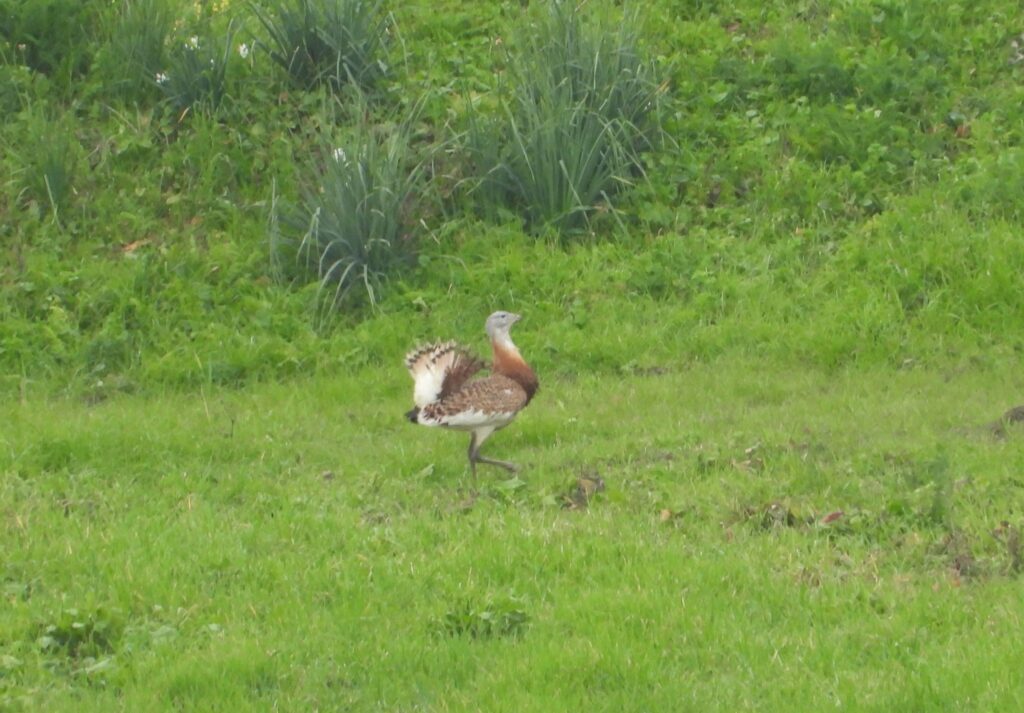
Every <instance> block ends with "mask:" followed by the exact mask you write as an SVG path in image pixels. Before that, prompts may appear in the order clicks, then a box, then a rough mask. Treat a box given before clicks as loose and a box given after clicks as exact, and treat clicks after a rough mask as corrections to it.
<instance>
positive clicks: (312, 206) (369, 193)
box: [271, 120, 425, 307]
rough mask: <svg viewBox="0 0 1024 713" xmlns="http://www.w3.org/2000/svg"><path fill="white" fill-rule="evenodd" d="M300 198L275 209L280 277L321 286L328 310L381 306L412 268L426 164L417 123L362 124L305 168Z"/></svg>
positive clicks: (273, 222) (273, 236)
mask: <svg viewBox="0 0 1024 713" xmlns="http://www.w3.org/2000/svg"><path fill="white" fill-rule="evenodd" d="M305 174H306V175H305V177H304V178H303V179H301V180H303V183H304V184H305V187H304V189H303V195H302V200H301V202H300V203H299V204H298V205H295V206H290V207H289V206H280V207H278V206H277V205H275V207H274V208H273V209H272V216H271V256H272V260H273V262H274V265H275V268H276V272H277V274H278V276H279V277H281V278H284V279H286V280H299V281H308V280H309V279H313V280H316V281H317V283H318V284H319V296H320V298H321V304H322V305H324V306H330V307H338V306H340V305H342V304H343V303H345V302H346V301H347V300H348V299H349V298H353V299H358V297H357V296H359V295H361V296H362V297H365V299H366V300H367V301H369V303H371V304H374V303H376V302H377V300H378V298H379V296H380V293H381V289H382V288H383V286H384V284H385V283H386V282H387V281H388V279H389V278H390V277H391V276H393V275H395V274H396V273H397V272H399V271H401V270H402V269H403V268H406V267H408V266H409V265H411V264H412V262H413V260H414V257H415V254H416V238H417V235H418V232H419V224H418V221H417V217H416V216H417V206H418V204H419V202H420V201H421V200H422V196H423V189H424V185H425V165H424V163H423V161H422V160H421V159H419V158H418V157H417V155H416V150H415V147H414V146H413V144H412V127H411V120H407V121H405V122H403V123H399V124H397V125H395V126H394V127H393V129H391V130H387V131H384V132H377V131H374V130H373V129H371V128H370V127H368V126H366V125H362V126H358V127H356V129H354V130H353V131H352V132H350V133H348V134H347V135H344V136H340V137H339V138H338V140H336V141H333V142H331V143H327V142H324V144H323V146H322V148H321V153H320V155H319V156H317V157H316V159H314V160H313V161H310V162H309V163H308V164H307V165H306V170H305Z"/></svg>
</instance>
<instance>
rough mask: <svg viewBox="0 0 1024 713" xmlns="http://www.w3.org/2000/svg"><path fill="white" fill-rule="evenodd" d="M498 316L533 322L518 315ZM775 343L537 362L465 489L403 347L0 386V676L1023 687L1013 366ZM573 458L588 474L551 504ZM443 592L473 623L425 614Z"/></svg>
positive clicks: (164, 682)
mask: <svg viewBox="0 0 1024 713" xmlns="http://www.w3.org/2000/svg"><path fill="white" fill-rule="evenodd" d="M523 326H524V327H525V323H524V325H523ZM522 331H523V334H522V339H521V341H522V342H523V345H524V349H525V350H526V351H527V353H528V354H529V351H530V349H531V348H533V350H536V346H535V345H536V341H537V340H538V339H539V338H540V335H539V334H537V333H536V332H535V331H527V330H526V329H523V330H522ZM784 367H785V365H784V364H781V363H770V364H763V363H762V364H758V363H752V362H746V361H733V360H727V359H723V360H720V361H716V362H714V363H712V364H709V365H707V366H698V367H687V366H684V365H680V364H667V365H664V369H665V371H664V373H659V372H656V371H651V372H650V373H648V374H646V375H637V376H631V377H623V378H621V379H608V378H595V377H592V376H587V375H580V376H578V377H574V378H568V377H554V378H547V377H545V378H544V387H543V391H542V392H541V395H540V397H539V398H538V399H537V400H536V402H535V403H534V404H531V406H530V408H529V409H528V410H527V411H526V412H524V414H523V415H522V417H521V419H520V420H519V421H518V422H517V423H516V424H515V425H514V426H512V427H510V428H509V429H508V430H507V431H504V432H502V433H500V434H498V435H497V436H496V437H495V438H494V439H493V440H492V441H491V442H489V443H488V448H489V449H490V452H491V453H493V454H495V455H499V456H500V457H508V458H512V459H514V460H517V461H520V462H521V464H522V465H523V466H524V470H523V472H522V473H521V476H520V478H518V479H513V480H511V481H506V480H505V477H506V476H505V475H504V473H502V472H500V471H493V470H488V471H484V473H483V476H484V477H483V479H482V481H483V487H482V491H481V495H480V497H479V498H478V499H477V500H476V502H475V503H470V502H468V500H467V497H468V491H467V486H468V485H469V479H468V470H467V468H466V463H465V462H464V461H465V456H464V446H465V444H464V443H463V440H464V439H463V435H461V434H453V433H446V432H440V431H434V430H428V429H422V428H413V427H411V426H409V424H407V423H405V422H404V421H403V419H401V418H400V414H401V411H402V409H403V408H404V407H405V406H406V405H407V401H408V393H407V392H408V390H409V385H410V384H409V383H408V379H407V377H406V376H405V374H404V373H402V369H401V367H400V365H398V364H395V365H393V366H391V367H389V368H386V369H375V370H370V371H362V372H359V373H357V374H352V375H349V376H338V377H336V378H331V379H328V380H314V381H306V380H301V381H298V382H295V383H292V384H288V385H286V386H277V385H267V386H262V387H258V388H252V389H248V390H245V391H223V390H214V391H201V392H199V393H195V394H191V395H175V394H168V395H165V396H152V397H121V398H118V399H115V400H112V401H110V402H108V403H105V404H101V405H98V406H92V407H90V406H83V405H81V404H79V403H76V402H72V401H66V400H57V401H35V400H30V401H29V402H27V403H24V404H8V405H6V406H4V407H3V413H2V417H3V421H4V423H5V424H7V426H6V427H5V429H4V433H3V436H2V441H0V446H2V451H0V452H2V459H3V460H2V461H0V469H2V472H3V480H2V483H3V486H2V491H0V493H2V500H3V502H4V503H5V506H4V511H5V512H4V520H3V528H4V539H5V540H6V541H7V542H9V543H10V544H11V548H10V549H9V550H8V553H7V554H6V555H5V559H4V563H3V571H2V579H3V592H4V598H5V603H6V606H5V607H4V608H3V610H2V611H3V613H2V614H0V646H2V654H0V656H2V658H0V661H2V662H3V667H4V668H3V676H2V678H0V696H2V700H3V701H4V703H5V704H6V705H8V706H13V707H14V708H15V709H17V708H18V707H19V705H20V706H23V707H24V708H26V709H38V708H46V709H48V710H63V709H70V708H72V707H73V708H75V709H76V710H110V709H111V708H117V709H126V710H139V709H148V710H163V709H171V708H177V709H182V708H184V709H195V710H232V709H234V710H237V709H260V708H266V707H270V706H276V707H279V708H282V709H286V710H299V709H313V708H338V707H341V708H351V709H355V710H375V709H386V710H395V709H409V708H414V707H420V708H426V709H430V710H480V709H486V710H516V711H522V710H538V711H540V710H552V709H553V708H557V709H559V710H582V709H593V708H597V709H600V710H652V709H667V708H671V709H680V708H682V709H693V710H793V709H794V707H796V708H798V709H812V708H820V707H822V706H826V705H827V706H829V707H832V706H838V707H840V708H843V709H847V710H862V709H874V710H894V709H903V710H905V709H914V710H991V709H994V708H1004V709H1013V708H1015V707H1016V706H1019V705H1020V704H1021V693H1020V691H1021V687H1020V669H1019V657H1018V656H1017V653H1016V652H1017V643H1016V639H1017V637H1016V635H1015V630H1016V622H1017V621H1018V620H1019V617H1020V615H1021V600H1020V596H1019V591H1020V580H1019V568H1020V551H1019V549H1020V545H1019V543H1018V544H1017V545H1016V550H1015V551H1014V549H1013V546H1012V545H1011V546H1008V545H1007V544H1006V543H1007V535H1008V533H1010V532H1014V531H1015V532H1018V536H1019V528H1020V527H1021V526H1022V525H1024V523H1022V522H1021V521H1020V512H1021V507H1022V505H1024V502H1022V496H1021V491H1020V483H1019V472H1020V467H1021V465H1022V463H1024V450H1022V444H1024V440H1022V435H1024V434H1021V433H1019V432H1015V433H1011V435H1010V437H1008V438H1007V439H1005V440H996V439H994V438H993V437H992V436H991V435H990V434H989V433H988V432H987V431H985V430H984V428H983V427H981V425H982V424H983V423H984V422H986V421H989V420H991V419H992V418H994V417H995V416H998V415H999V412H1000V411H1001V407H1002V405H1004V403H1005V399H1006V394H1007V392H1009V391H1012V390H1013V389H1018V390H1019V389H1020V387H1021V386H1022V384H1021V381H1020V376H1019V370H1018V369H1016V368H1015V367H1014V366H1013V365H1012V364H1001V365H999V366H998V367H996V368H991V369H973V370H961V371H956V370H915V369H911V370H905V371H892V370H890V369H876V370H870V369H858V370H854V371H842V372H838V373H835V372H832V373H825V372H821V371H817V370H794V371H787V369H786V368H784ZM543 376H544V375H543V374H542V377H543ZM584 475H586V476H589V477H595V476H596V477H600V478H602V479H603V480H604V482H605V484H606V488H605V490H604V491H603V492H599V493H597V494H596V495H595V496H594V497H593V498H592V499H591V501H590V503H589V507H586V508H583V509H570V508H567V507H565V505H566V503H567V501H568V496H569V495H570V494H571V492H572V490H573V488H574V487H575V484H576V480H577V478H578V477H580V476H584ZM837 511H842V513H843V515H842V516H841V517H839V518H838V519H835V520H834V521H833V522H831V523H827V524H826V523H823V519H824V518H825V517H826V516H827V515H829V514H830V513H835V512H837ZM72 610H74V611H72ZM469 612H475V614H474V615H473V616H476V617H478V618H477V619H475V620H471V621H478V622H479V621H493V622H495V623H494V624H488V625H487V627H485V628H483V629H481V628H480V627H481V626H483V625H482V624H478V625H477V626H476V628H475V629H473V628H470V629H467V628H466V627H465V626H456V625H453V623H452V622H460V621H461V622H465V621H466V620H467V617H469V616H470V614H469ZM480 616H484V619H482V620H481V619H479V617H480ZM75 622H77V628H76V625H75ZM510 622H514V623H510ZM510 627H511V628H510ZM76 632H77V633H76ZM473 632H476V635H474V633H473ZM62 636H63V637H64V638H61V637H62ZM76 636H77V637H78V639H75V638H74V637H76ZM44 637H51V638H50V639H45V638H44ZM51 639H56V641H57V643H54V641H51ZM69 640H70V641H71V643H68V641H69ZM61 642H63V643H61Z"/></svg>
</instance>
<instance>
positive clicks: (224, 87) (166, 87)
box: [154, 26, 234, 117]
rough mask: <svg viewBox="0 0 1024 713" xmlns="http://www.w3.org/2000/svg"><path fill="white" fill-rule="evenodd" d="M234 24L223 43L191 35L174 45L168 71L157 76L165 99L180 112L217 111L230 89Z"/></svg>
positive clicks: (168, 59)
mask: <svg viewBox="0 0 1024 713" xmlns="http://www.w3.org/2000/svg"><path fill="white" fill-rule="evenodd" d="M233 38H234V27H233V26H229V27H228V30H227V33H226V35H225V38H224V42H223V44H221V43H219V42H216V41H213V40H209V39H206V38H201V37H200V36H198V35H192V36H190V37H188V38H187V39H183V40H181V41H178V42H177V43H175V44H174V45H172V47H171V49H170V51H169V52H168V57H167V69H166V71H161V72H158V73H157V74H156V75H155V77H154V79H155V81H156V83H157V85H158V86H159V87H160V90H161V91H162V92H163V95H164V99H165V101H166V102H167V103H168V104H169V105H170V107H171V109H172V110H173V111H174V112H175V113H176V114H177V115H178V116H179V117H181V116H183V115H184V114H185V113H187V112H188V111H190V110H203V111H209V112H212V111H216V109H217V108H218V107H219V106H220V105H221V102H222V101H223V100H224V98H225V97H226V96H227V92H228V65H229V63H230V61H231V54H232V46H231V43H232V40H233Z"/></svg>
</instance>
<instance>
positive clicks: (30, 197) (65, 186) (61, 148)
mask: <svg viewBox="0 0 1024 713" xmlns="http://www.w3.org/2000/svg"><path fill="white" fill-rule="evenodd" d="M22 119H23V120H24V127H23V130H22V131H18V132H16V143H12V144H11V145H9V146H7V147H6V148H7V151H8V152H9V153H10V155H11V156H12V157H13V158H14V163H15V165H16V167H17V168H16V172H17V175H18V176H19V177H20V181H19V182H20V184H21V196H22V198H23V199H24V200H25V201H26V202H27V204H28V205H30V206H35V207H36V209H37V211H38V213H39V214H40V217H42V216H43V215H44V214H49V215H51V216H52V217H53V219H54V220H55V221H56V222H57V223H58V224H61V223H62V220H63V216H64V214H65V211H66V210H67V209H68V208H69V207H70V205H71V201H72V199H73V197H74V195H75V187H74V186H75V178H76V174H77V171H78V166H79V163H80V160H81V158H82V156H81V154H82V146H81V144H80V143H79V141H78V138H77V137H76V136H75V132H74V127H73V126H72V125H71V124H70V123H69V121H68V120H66V119H51V118H48V117H47V116H46V115H45V114H44V113H43V112H42V111H40V110H37V109H33V108H30V109H29V110H27V111H26V112H24V114H23V115H22Z"/></svg>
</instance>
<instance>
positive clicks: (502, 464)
mask: <svg viewBox="0 0 1024 713" xmlns="http://www.w3.org/2000/svg"><path fill="white" fill-rule="evenodd" d="M476 460H477V462H478V463H488V464H489V465H496V466H498V467H499V468H504V469H505V470H507V471H508V472H510V473H517V472H519V466H518V465H516V464H515V463H509V462H508V461H507V460H497V459H495V458H487V457H485V456H482V455H480V454H479V453H477V456H476Z"/></svg>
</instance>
